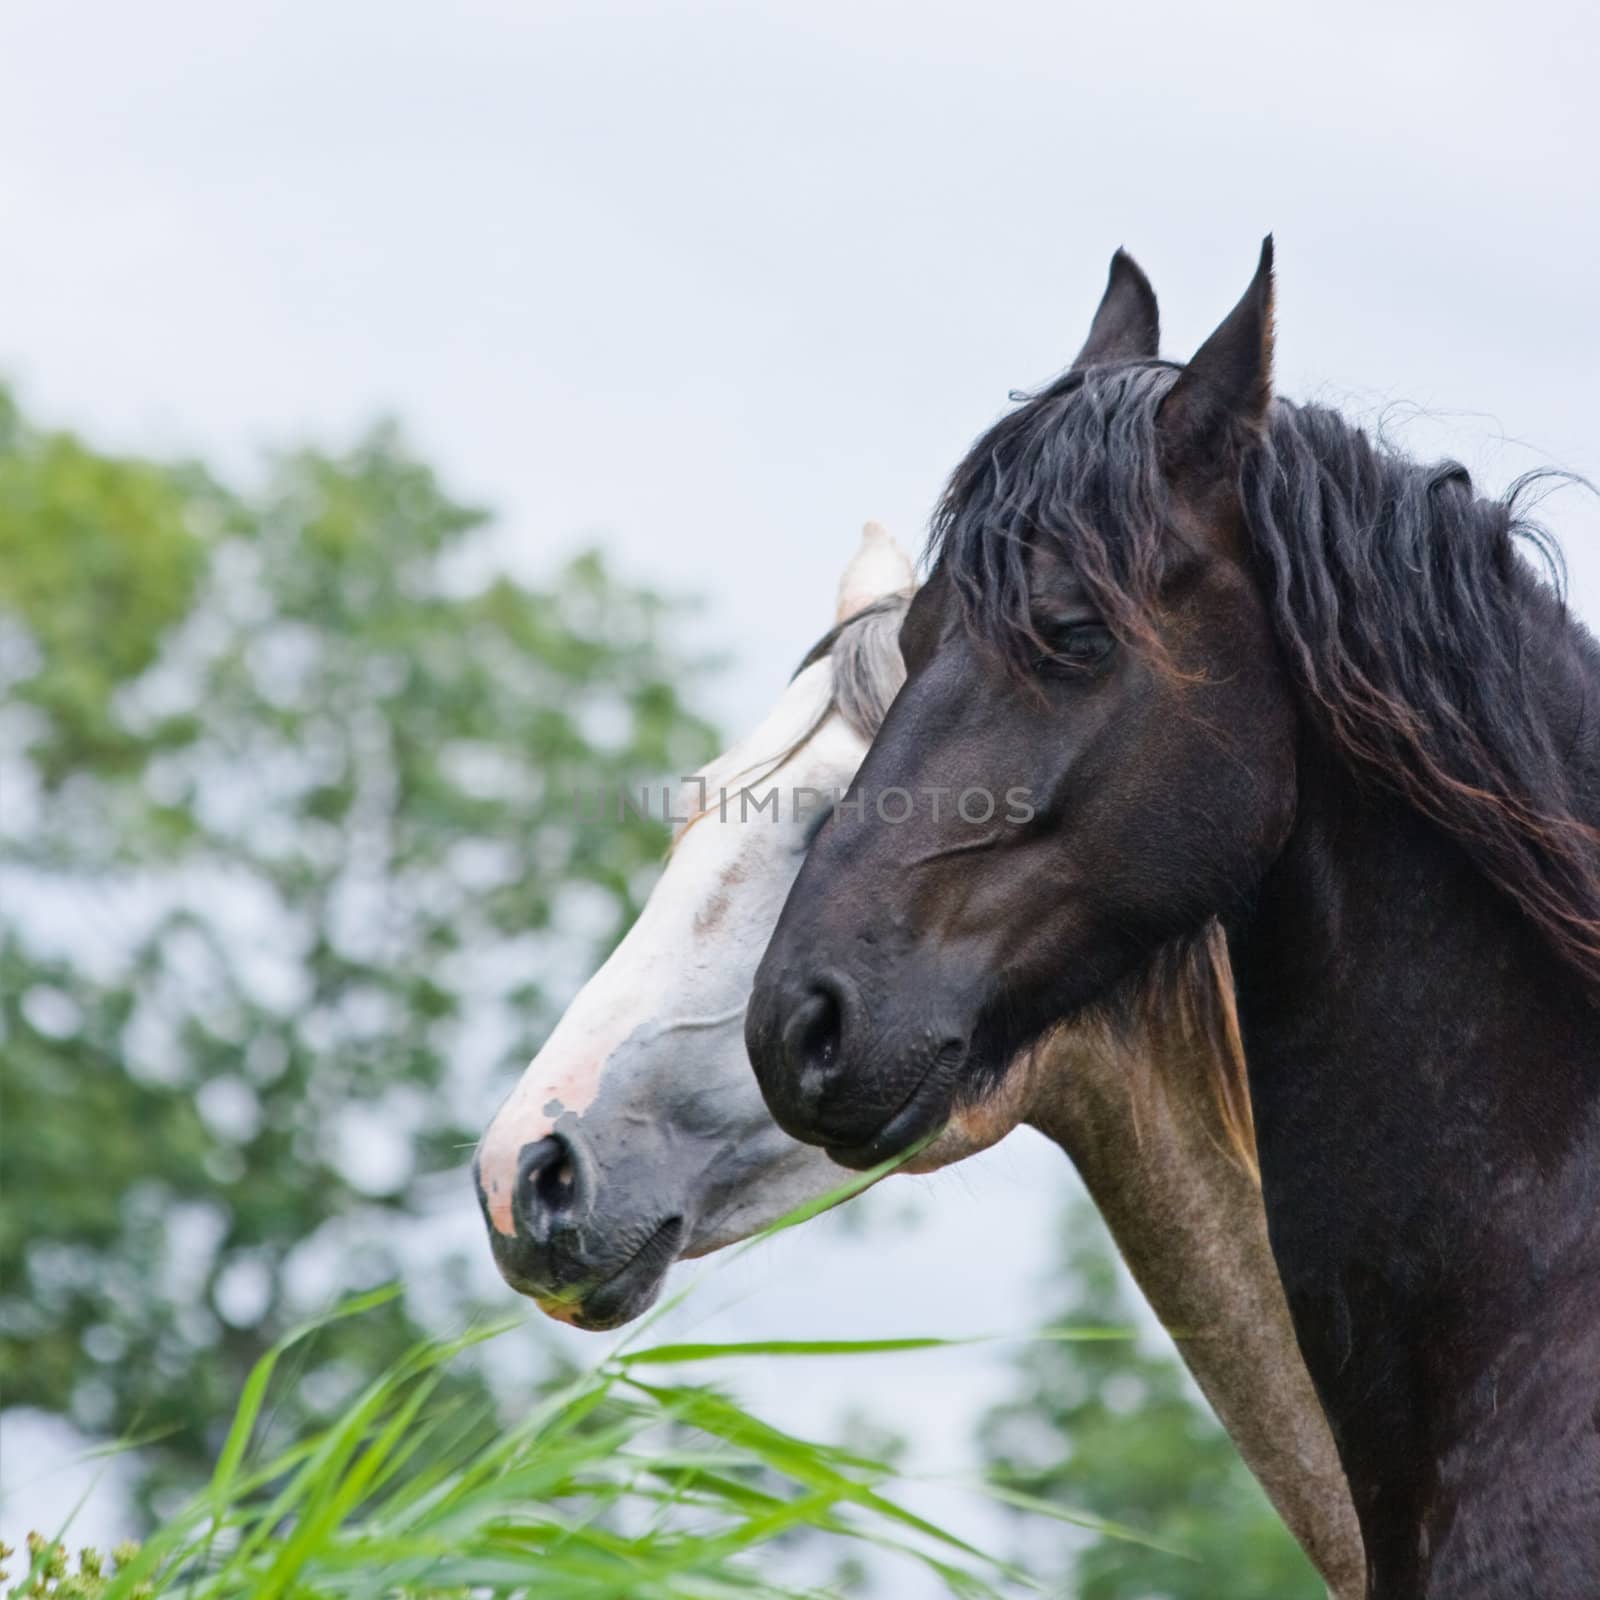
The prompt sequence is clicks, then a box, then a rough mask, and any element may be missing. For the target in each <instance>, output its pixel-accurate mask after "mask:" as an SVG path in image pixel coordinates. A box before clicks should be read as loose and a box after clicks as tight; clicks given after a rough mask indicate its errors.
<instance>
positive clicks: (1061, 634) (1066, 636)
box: [1037, 620, 1117, 673]
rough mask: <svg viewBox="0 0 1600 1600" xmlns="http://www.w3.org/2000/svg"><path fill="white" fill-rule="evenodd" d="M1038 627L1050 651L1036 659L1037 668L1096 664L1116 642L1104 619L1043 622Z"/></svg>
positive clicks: (1090, 665)
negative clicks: (1097, 620) (1095, 620)
mask: <svg viewBox="0 0 1600 1600" xmlns="http://www.w3.org/2000/svg"><path fill="white" fill-rule="evenodd" d="M1037 631H1038V634H1039V637H1040V638H1041V639H1042V640H1043V641H1044V643H1045V646H1046V648H1047V649H1048V651H1049V654H1047V655H1045V656H1044V657H1042V658H1041V659H1040V662H1039V669H1040V671H1042V672H1045V673H1049V672H1052V671H1054V672H1060V671H1063V670H1076V671H1082V670H1083V669H1084V668H1085V667H1093V666H1098V665H1099V664H1100V662H1102V661H1104V660H1105V658H1106V657H1107V656H1108V655H1110V654H1111V651H1112V649H1113V647H1114V646H1115V645H1116V642H1117V641H1116V637H1115V635H1114V634H1113V633H1112V632H1111V630H1110V629H1109V628H1108V627H1107V626H1106V625H1105V624H1104V623H1103V622H1089V621H1082V620H1074V621H1057V622H1043V623H1040V624H1039V626H1038V630H1037Z"/></svg>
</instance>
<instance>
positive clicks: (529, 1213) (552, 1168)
mask: <svg viewBox="0 0 1600 1600" xmlns="http://www.w3.org/2000/svg"><path fill="white" fill-rule="evenodd" d="M577 1199H578V1168H577V1164H576V1162H575V1161H574V1160H573V1155H572V1151H571V1149H570V1147H569V1146H568V1144H567V1141H566V1140H565V1139H563V1138H562V1137H561V1135H560V1134H558V1133H553V1134H551V1135H550V1136H549V1137H548V1138H546V1139H541V1140H539V1142H538V1143H537V1144H530V1145H528V1146H526V1148H524V1150H523V1152H522V1156H521V1158H520V1159H519V1161H518V1163H517V1193H516V1201H515V1205H514V1209H515V1211H516V1215H517V1221H518V1222H519V1223H520V1224H521V1227H522V1231H523V1232H525V1233H528V1234H532V1235H534V1236H535V1237H537V1236H538V1235H540V1234H541V1233H543V1232H544V1231H545V1230H546V1229H547V1228H548V1226H549V1224H550V1223H552V1222H554V1221H557V1220H558V1219H560V1218H561V1217H562V1216H564V1215H565V1214H566V1213H567V1212H569V1211H570V1210H572V1208H573V1206H574V1205H575V1204H576V1203H577Z"/></svg>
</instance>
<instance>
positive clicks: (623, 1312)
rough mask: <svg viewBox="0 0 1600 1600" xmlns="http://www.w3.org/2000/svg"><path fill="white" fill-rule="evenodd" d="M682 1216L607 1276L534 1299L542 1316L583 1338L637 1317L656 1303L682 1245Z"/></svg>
mask: <svg viewBox="0 0 1600 1600" xmlns="http://www.w3.org/2000/svg"><path fill="white" fill-rule="evenodd" d="M683 1236H684V1223H683V1218H682V1217H668V1218H667V1219H666V1220H665V1221H664V1222H662V1223H659V1224H658V1225H657V1227H656V1229H655V1231H654V1232H653V1233H652V1234H651V1235H650V1237H649V1238H648V1239H646V1240H645V1242H644V1244H643V1245H642V1246H641V1247H640V1248H639V1249H638V1250H637V1251H635V1252H634V1254H633V1255H632V1256H630V1257H629V1258H628V1260H627V1261H625V1262H624V1263H623V1264H622V1266H620V1267H619V1268H617V1270H616V1271H615V1272H613V1273H612V1274H611V1275H610V1276H609V1277H606V1278H602V1279H601V1280H600V1281H599V1282H598V1283H595V1284H591V1285H590V1286H589V1287H587V1288H585V1289H581V1290H578V1291H576V1292H569V1293H566V1294H562V1295H558V1296H542V1295H535V1296H534V1297H533V1300H534V1304H535V1305H536V1306H538V1308H539V1309H540V1310H541V1311H542V1312H544V1314H545V1315H546V1316H547V1317H552V1318H554V1319H555V1320H556V1321H557V1322H564V1323H566V1324H567V1326H568V1327H572V1328H582V1329H583V1330H584V1331H585V1332H586V1333H604V1332H606V1331H607V1330H609V1329H611V1328H620V1327H622V1326H623V1325H624V1324H625V1323H629V1322H632V1321H633V1320H634V1319H635V1318H637V1317H641V1316H643V1315H644V1313H645V1312H646V1311H648V1310H649V1309H650V1307H651V1306H653V1305H654V1304H655V1303H656V1300H657V1298H658V1297H659V1296H660V1294H661V1286H662V1285H663V1284H664V1283H665V1282H666V1281H667V1272H668V1270H669V1269H670V1267H671V1266H672V1263H673V1262H674V1261H676V1260H677V1259H678V1254H679V1247H680V1246H681V1244H682V1242H683Z"/></svg>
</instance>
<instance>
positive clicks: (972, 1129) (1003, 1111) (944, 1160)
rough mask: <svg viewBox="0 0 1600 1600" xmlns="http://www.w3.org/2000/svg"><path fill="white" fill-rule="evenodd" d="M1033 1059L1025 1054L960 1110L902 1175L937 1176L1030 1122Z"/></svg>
mask: <svg viewBox="0 0 1600 1600" xmlns="http://www.w3.org/2000/svg"><path fill="white" fill-rule="evenodd" d="M1033 1088H1034V1056H1033V1052H1032V1051H1025V1052H1023V1053H1022V1054H1021V1055H1019V1056H1018V1057H1016V1058H1015V1059H1014V1060H1013V1061H1012V1063H1011V1065H1010V1067H1009V1068H1007V1070H1006V1071H1005V1072H1003V1073H1002V1074H1001V1075H1000V1078H999V1081H998V1082H997V1083H995V1085H994V1087H993V1088H992V1089H990V1090H989V1092H988V1093H987V1094H985V1095H984V1096H983V1098H982V1099H981V1100H978V1101H977V1102H975V1103H974V1104H971V1105H963V1106H957V1107H956V1108H955V1109H954V1110H952V1111H951V1113H950V1116H949V1120H948V1121H946V1123H945V1125H944V1127H943V1128H941V1129H940V1130H939V1132H938V1133H936V1134H935V1135H934V1136H933V1138H932V1139H931V1140H930V1141H929V1142H928V1143H927V1144H925V1145H924V1146H923V1147H922V1148H921V1149H920V1150H918V1151H917V1153H916V1154H915V1155H913V1156H912V1157H911V1158H910V1160H908V1161H907V1162H906V1164H905V1165H904V1167H902V1168H901V1171H903V1172H937V1171H938V1170H939V1169H940V1168H941V1167H950V1166H954V1165H955V1163H956V1162H958V1161H965V1160H966V1159H967V1157H968V1156H975V1155H977V1153H978V1152H979V1151H980V1150H987V1149H988V1148H989V1147H990V1146H991V1145H995V1144H999V1142H1000V1141H1001V1140H1002V1139H1003V1138H1005V1136H1006V1135H1007V1134H1008V1133H1010V1132H1011V1130H1012V1129H1013V1128H1015V1127H1016V1126H1017V1125H1018V1124H1019V1123H1021V1122H1025V1121H1026V1120H1027V1116H1028V1111H1029V1109H1030V1107H1031V1106H1032V1103H1033Z"/></svg>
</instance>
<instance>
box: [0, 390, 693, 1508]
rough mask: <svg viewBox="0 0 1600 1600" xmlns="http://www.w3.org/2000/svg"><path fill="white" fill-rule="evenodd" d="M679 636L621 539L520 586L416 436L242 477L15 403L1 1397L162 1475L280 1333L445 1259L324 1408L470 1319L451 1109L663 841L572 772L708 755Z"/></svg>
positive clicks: (596, 932)
mask: <svg viewBox="0 0 1600 1600" xmlns="http://www.w3.org/2000/svg"><path fill="white" fill-rule="evenodd" d="M679 631H680V630H679V628H678V626H677V622H676V619H675V617H674V615H673V614H672V611H671V608H669V607H668V606H667V605H665V604H664V603H663V602H662V601H661V600H659V599H657V598H655V597H654V596H652V595H650V594H648V593H645V592H642V591H640V590H638V589H636V588H633V587H631V586H629V585H626V584H624V583H622V582H620V581H619V580H618V579H616V578H615V577H614V576H613V575H612V574H611V573H610V572H609V571H608V570H607V568H606V566H605V565H604V564H603V563H602V561H601V560H600V559H599V558H598V557H595V556H586V557H584V558H582V559H579V560H577V561H575V562H573V563H572V564H570V565H569V566H567V567H565V568H564V569H563V570H561V571H559V572H557V573H556V574H555V575H554V576H553V578H552V579H551V581H550V583H549V585H548V587H545V588H540V589H530V588H527V587H524V586H522V585H520V584H519V583H516V582H513V581H512V580H510V579H509V578H507V577H506V576H504V575H503V573H502V572H501V571H500V570H499V568H498V567H497V565H496V563H495V561H494V559H493V550H492V548H491V547H490V544H489V541H488V539H487V537H486V533H485V518H484V516H483V515H482V513H480V512H478V511H476V510H473V509H471V508H469V507H466V506H463V505H460V504H458V503H457V502H456V501H454V500H453V499H452V498H451V497H450V496H449V495H448V494H447V493H446V492H445V490H444V489H443V488H441V486H440V485H439V483H438V482H437V481H436V479H435V478H434V476H433V474H432V473H431V472H430V471H429V470H428V469H427V468H426V467H425V466H423V465H422V464H421V463H420V462H419V461H417V460H416V459H415V458H414V457H413V455H412V454H411V453H410V452H409V451H408V449H407V448H406V446H405V445H404V443H403V442H402V440H401V439H400V438H399V437H398V435H397V434H396V433H395V432H394V430H393V429H391V428H380V429H378V430H377V431H375V432H374V433H372V434H371V436H370V437H368V438H366V439H365V440H364V441H363V442H361V443H360V444H359V445H358V446H357V447H356V448H354V449H352V450H351V451H349V452H348V453H347V454H342V455H329V454H324V453H321V452H319V451H315V450H306V451H303V452H300V453H297V454H293V455H289V456H286V457H283V458H282V459H278V460H276V461H274V462H272V463H271V464H270V467H269V469H268V471H267V472H266V473H265V474H264V480H263V481H262V483H261V484H260V485H259V486H258V487H256V488H254V489H251V490H249V491H242V490H236V489H232V488H229V487H228V486H225V485H223V484H222V483H219V482H218V481H217V480H216V479H215V478H214V477H213V476H212V475H210V474H208V473H207V472H205V471H204V470H202V469H200V468H198V467H195V466H188V465H166V464H163V463H159V462H151V461H140V460H129V459H123V458H118V457H115V456H110V455H107V454H104V453H101V452H99V451H96V450H95V449H93V448H92V447H90V446H89V445H86V444H85V443H83V442H82V441H80V440H79V439H77V438H74V437H73V436H71V435H70V434H65V433H59V432H46V431H42V430H39V429H37V428H34V427H32V426H30V425H29V424H28V422H27V421H26V420H25V419H24V418H23V417H22V416H21V415H20V414H19V410H18V407H17V406H16V404H15V403H14V401H13V400H12V399H11V398H10V397H9V396H7V395H6V394H5V393H4V392H3V391H0V695H3V696H4V709H3V710H0V908H3V921H0V1061H3V1088H0V1140H3V1151H0V1161H3V1174H4V1186H5V1198H6V1204H5V1207H4V1210H3V1213H0V1395H3V1398H4V1403H5V1404H6V1405H8V1406H19V1405H20V1406H37V1407H41V1408H43V1409H45V1410H47V1411H52V1412H58V1413H62V1414H64V1415H66V1416H68V1417H70V1418H71V1419H72V1420H73V1421H75V1422H76V1423H77V1424H79V1425H80V1426H82V1427H83V1428H85V1429H87V1430H88V1431H90V1432H91V1433H96V1434H113V1435H137V1436H147V1437H155V1441H156V1442H154V1443H153V1444H152V1445H151V1447H150V1449H149V1450H148V1451H147V1452H146V1453H145V1455H144V1457H143V1460H144V1461H145V1462H146V1463H147V1464H148V1466H149V1469H150V1475H149V1476H148V1477H147V1479H146V1481H145V1498H146V1500H147V1502H148V1500H149V1497H150V1494H151V1493H152V1492H154V1491H156V1490H158V1489H159V1488H160V1487H161V1486H162V1485H163V1484H175V1485H176V1484H186V1483H188V1482H192V1481H193V1480H194V1479H195V1478H196V1477H197V1476H198V1475H199V1474H200V1473H201V1472H202V1470H203V1469H204V1468H205V1467H206V1466H207V1465H208V1463H209V1462H210V1461H211V1460H212V1459H214V1457H215V1453H216V1448H217V1445H218V1443H219V1442H220V1433H221V1430H222V1429H224V1428H225V1427H226V1423H227V1418H228V1416H229V1415H230V1413H231V1411H232V1409H233V1405H234V1402H235V1400H236V1398H237V1396H238V1394H239V1390H240V1387H241V1385H242V1384H243V1382H244V1380H245V1377H246V1375H247V1374H248V1373H249V1371H250V1369H251V1366H252V1364H253V1363H254V1362H255V1361H256V1360H257V1359H258V1358H259V1357H260V1356H261V1354H262V1352H263V1351H264V1350H265V1349H266V1348H267V1346H268V1345H269V1344H270V1343H271V1341H272V1340H273V1339H274V1338H276V1337H277V1336H278V1334H279V1333H281V1332H282V1330H283V1328H284V1326H285V1325H286V1323H287V1322H288V1321H291V1320H294V1319H296V1318H297V1317H299V1316H302V1315H304V1314H305V1313H306V1312H307V1311H308V1310H312V1309H315V1308H316V1307H317V1306H319V1305H323V1304H326V1303H328V1301H329V1300H330V1299H331V1298H332V1297H333V1296H334V1295H336V1294H338V1293H340V1292H343V1291H345V1290H348V1289H351V1288H359V1287H362V1286H364V1285H370V1284H372V1283H374V1282H377V1281H381V1280H385V1279H388V1278H390V1277H391V1276H394V1275H395V1274H396V1272H397V1271H398V1270H400V1269H401V1268H402V1267H403V1269H404V1271H405V1274H406V1276H407V1278H408V1280H409V1281H410V1282H411V1284H412V1293H411V1299H410V1302H409V1309H408V1303H404V1302H400V1301H396V1302H393V1303H391V1304H389V1305H388V1306H386V1307H385V1308H384V1309H382V1310H381V1311H378V1312H375V1313H374V1314H373V1315H371V1316H369V1317H365V1318H362V1319H360V1320H359V1322H356V1323H341V1324H339V1325H338V1327H337V1328H335V1329H331V1330H329V1333H328V1335H327V1337H325V1338H324V1339H323V1340H322V1341H320V1343H319V1345H318V1358H319V1359H318V1364H317V1366H316V1367H315V1368H314V1369H312V1370H308V1371H306V1372H305V1373H303V1374H302V1378H301V1381H300V1383H298V1384H297V1385H296V1386H295V1387H294V1389H293V1390H292V1391H291V1392H288V1393H286V1394H285V1395H284V1396H283V1398H282V1401H281V1410H282V1415H281V1417H280V1419H279V1420H280V1422H281V1424H282V1426H283V1427H284V1428H285V1429H286V1430H288V1431H291V1432H292V1431H294V1430H295V1429H296V1428H298V1427H300V1426H302V1425H303V1424H305V1423H308V1422H310V1421H314V1420H315V1419H316V1417H317V1416H319V1415H326V1414H327V1413H328V1411H329V1409H330V1408H332V1407H336V1406H337V1405H339V1404H342V1403H343V1402H344V1400H345V1399H346V1398H347V1397H348V1396H349V1395H350V1394H351V1393H352V1392H354V1391H356V1390H357V1389H359V1388H360V1386H361V1385H362V1384H363V1383H364V1382H366V1381H367V1380H368V1379H369V1378H370V1377H371V1375H372V1374H373V1373H375V1372H377V1371H380V1370H383V1369H384V1368H386V1366H387V1365H388V1363H389V1362H390V1361H391V1360H393V1359H394V1358H395V1357H396V1356H397V1354H398V1353H399V1352H401V1351H404V1350H406V1349H408V1348H410V1347H411V1346H412V1345H413V1344H414V1342H415V1341H416V1339H417V1338H418V1336H419V1326H418V1322H419V1318H421V1317H422V1313H424V1312H426V1311H428V1310H430V1309H431V1310H433V1311H434V1312H435V1313H436V1317H437V1318H442V1319H444V1320H447V1321H452V1322H455V1323H456V1324H457V1325H459V1319H460V1317H461V1315H462V1314H463V1312H464V1311H466V1310H468V1309H469V1305H468V1302H469V1298H470V1296H469V1289H468V1287H467V1281H466V1274H465V1272H464V1270H463V1269H462V1268H461V1266H460V1264H459V1263H456V1264H454V1265H452V1262H451V1260H450V1259H449V1257H448V1253H447V1252H441V1250H440V1247H438V1246H437V1245H433V1244H430V1243H429V1238H428V1235H427V1234H426V1232H425V1231H424V1229H423V1228H422V1227H421V1222H422V1220H423V1219H425V1218H426V1217H427V1216H428V1215H429V1214H430V1213H442V1214H450V1215H454V1216H457V1217H460V1216H461V1215H463V1214H467V1215H470V1213H471V1207H472V1201H471V1197H470V1189H469V1187H468V1178H467V1170H466V1161H467V1158H468V1154H469V1151H470V1147H471V1144H472V1142H473V1140H474V1139H475V1137H476V1135H477V1133H478V1132H479V1131H480V1130H479V1129H478V1128H477V1127H476V1126H463V1125H462V1121H461V1119H462V1117H463V1115H464V1114H473V1113H477V1112H481V1111H482V1110H483V1108H484V1106H485V1105H486V1104H487V1103H488V1101H489V1086H490V1085H491V1084H492V1083H494V1082H495V1081H496V1078H497V1075H499V1078H500V1081H501V1082H504V1083H508V1082H509V1074H510V1073H511V1072H512V1071H514V1070H515V1069H519V1068H520V1067H521V1066H522V1064H524V1063H525V1062H526V1060H527V1059H528V1057H529V1056H530V1055H531V1053H532V1052H533V1049H534V1048H535V1046H536V1044H537V1043H538V1041H539V1040H540V1039H541V1037H542V1036H543V1034H544V1032H546V1031H547V1030H548V1027H549V1025H550V1023H551V1022H552V1021H553V1017H552V1014H551V1008H552V1006H553V1005H554V1004H556V1003H557V1002H559V1001H560V1000H561V999H562V998H564V987H565V985H567V984H568V983H570V982H571V981H573V980H574V979H576V978H580V977H581V976H583V975H584V973H585V972H586V971H587V969H588V968H589V967H590V966H592V965H593V963H594V962H596V961H597V960H598V959H599V958H600V957H601V955H602V954H603V953H604V951H605V949H606V948H607V947H608V946H609V944H610V943H611V942H612V941H614V940H615V938H616V937H618V936H619V934H620V932H621V930H622V929H623V928H624V927H625V926H626V925H627V923H628V921H629V920H630V919H631V917H632V915H633V914H634V912H635V911H636V909H637V905H638V903H639V900H640V898H641V895H642V893H643V892H644V890H645V889H646V888H647V887H648V879H649V877H650V875H651V873H650V869H652V868H653V867H654V866H655V865H656V864H657V863H658V862H659V860H660V858H661V854H662V849H663V845H664V843H665V834H664V830H663V829H662V828H660V827H659V826H658V825H656V824H653V823H649V822H645V821H641V820H639V819H638V818H637V817H634V816H631V815H630V817H629V820H628V821H627V823H626V824H620V823H619V824H616V825H609V826H606V827H604V828H602V827H598V826H596V825H594V823H593V822H589V823H587V824H585V825H584V826H582V827H579V826H577V825H576V819H575V807H574V805H573V799H572V797H573V793H574V791H576V790H579V789H583V790H588V789H592V788H594V787H596V786H609V785H615V784H618V783H621V782H623V781H625V780H628V779H633V780H636V781H637V780H639V779H641V778H642V777H646V776H650V775H654V774H657V773H661V774H669V773H678V772H686V771H689V770H692V768H693V767H694V766H695V765H698V764H699V763H700V762H701V761H703V760H704V759H705V757H706V756H707V755H708V754H710V753H711V750H712V740H711V735H710V731H709V729H708V728H707V727H706V725H705V724H704V723H703V722H701V721H700V720H699V719H698V718H697V717H696V716H695V715H694V714H693V713H692V712H691V711H690V710H689V709H688V708H687V706H686V705H685V703H684V701H683V700H682V698H681V697H680V686H681V685H684V684H686V683H692V682H693V680H694V676H695V665H696V664H695V663H694V662H692V661H689V660H686V659H684V657H683V656H682V655H681V654H680V653H679V652H678V651H677V649H676V648H675V646H674V644H673V640H674V638H675V637H677V635H678V633H679ZM547 985H548V986H549V987H551V988H554V989H555V990H556V992H555V993H554V994H547V992H546V987H547ZM469 1013H470V1019H471V1028H470V1030H469V1029H468V1027H467V1026H466V1020H467V1017H468V1014H469ZM463 1208H466V1210H465V1213H464V1211H463ZM436 1257H438V1259H435V1258H436ZM424 1320H425V1319H424ZM461 1381H465V1380H464V1379H463V1380H461Z"/></svg>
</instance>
